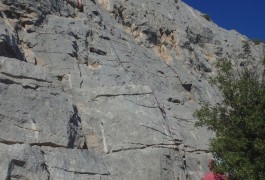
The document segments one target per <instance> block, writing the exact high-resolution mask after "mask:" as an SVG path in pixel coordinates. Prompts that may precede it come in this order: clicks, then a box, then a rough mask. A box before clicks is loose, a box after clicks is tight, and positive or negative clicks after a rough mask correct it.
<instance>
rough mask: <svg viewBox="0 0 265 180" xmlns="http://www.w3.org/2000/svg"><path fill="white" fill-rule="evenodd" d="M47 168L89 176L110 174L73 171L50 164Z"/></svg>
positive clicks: (106, 174)
mask: <svg viewBox="0 0 265 180" xmlns="http://www.w3.org/2000/svg"><path fill="white" fill-rule="evenodd" d="M49 168H54V169H59V170H62V171H66V172H69V173H74V174H86V175H91V176H97V175H99V176H110V175H111V174H110V173H109V172H107V173H99V172H87V171H73V170H68V169H65V168H61V167H56V166H51V167H49Z"/></svg>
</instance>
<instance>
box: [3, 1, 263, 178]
mask: <svg viewBox="0 0 265 180" xmlns="http://www.w3.org/2000/svg"><path fill="white" fill-rule="evenodd" d="M83 2H84V9H83V11H82V9H79V8H78V7H77V1H75V0H68V1H66V0H40V1H33V0H2V1H1V2H0V107H1V108H0V154H1V156H0V160H1V161H0V162H1V163H0V175H1V178H2V177H3V179H32V180H35V179H41V180H42V179H51V180H52V179H56V180H57V179H69V180H70V179H77V180H82V179H91V180H102V179H103V180H108V179H114V180H122V179H126V180H136V179H137V180H141V179H142V180H146V179H150V180H151V179H152V180H158V179H161V180H171V179H187V178H188V177H189V178H191V179H192V180H193V179H195V180H197V179H198V180H199V179H201V177H202V175H203V173H204V172H205V171H207V170H208V169H207V162H208V158H209V157H210V156H211V154H210V153H209V151H208V143H209V138H211V137H213V135H214V134H213V133H212V132H209V131H207V129H206V128H195V127H194V122H195V119H194V118H193V116H192V114H193V112H194V111H195V110H196V109H197V108H199V107H200V105H201V104H202V103H210V104H215V103H217V102H219V101H220V100H221V98H222V97H221V95H220V92H219V91H218V89H217V88H216V87H214V86H212V85H211V84H210V83H209V78H210V77H211V76H214V75H215V74H216V70H215V68H214V66H213V64H214V63H215V62H216V61H218V60H219V59H221V58H230V59H232V60H233V63H234V65H235V66H237V67H240V66H242V65H243V64H244V62H245V61H246V59H247V57H246V55H245V53H244V48H242V46H243V44H244V41H248V42H249V44H250V48H251V57H252V59H253V60H254V62H255V65H258V64H259V61H258V60H259V59H260V58H263V57H264V56H265V46H264V44H260V45H254V44H253V43H252V42H251V41H249V40H248V39H247V37H245V36H243V35H240V34H239V33H237V32H236V31H234V30H232V31H227V30H224V29H222V28H219V27H218V26H217V25H215V24H214V23H213V22H209V21H207V20H206V19H205V18H204V17H202V13H200V12H198V11H196V10H194V9H192V8H191V7H189V6H187V5H186V4H185V3H183V2H182V1H180V0H179V1H178V2H177V3H176V2H175V0H165V1H160V0H145V1H144V2H143V1H140V0H127V1H122V0H95V1H93V0H83ZM81 11H82V12H81ZM259 68H261V66H257V70H259Z"/></svg>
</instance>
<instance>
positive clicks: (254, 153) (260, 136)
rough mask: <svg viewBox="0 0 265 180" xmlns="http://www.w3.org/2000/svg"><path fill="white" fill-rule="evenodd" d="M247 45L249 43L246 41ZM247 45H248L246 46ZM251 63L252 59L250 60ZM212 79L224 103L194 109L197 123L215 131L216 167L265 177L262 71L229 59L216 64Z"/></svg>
mask: <svg viewBox="0 0 265 180" xmlns="http://www.w3.org/2000/svg"><path fill="white" fill-rule="evenodd" d="M244 45H246V44H244ZM246 47H247V46H246ZM250 63H251V62H250ZM216 67H217V69H218V74H217V76H216V77H215V78H213V80H212V82H213V83H214V84H215V85H217V87H218V88H219V89H220V90H221V92H222V94H223V100H222V102H220V104H217V105H215V106H211V105H209V104H205V105H203V106H202V108H201V109H199V110H197V111H196V112H195V113H194V116H195V117H196V118H198V121H197V122H196V126H203V125H206V126H207V127H208V129H211V130H213V131H215V133H216V137H215V138H213V139H212V140H211V142H210V150H211V152H212V154H213V156H214V159H216V162H217V164H216V165H215V166H214V171H215V172H218V173H227V174H229V175H231V176H232V177H233V178H235V179H249V180H252V179H253V180H263V179H265V153H264V152H265V80H264V78H262V77H261V76H262V74H263V73H262V72H261V73H260V72H257V70H256V68H255V67H254V66H253V68H250V67H251V66H248V67H247V66H246V67H243V68H241V69H238V68H237V69H236V70H235V68H234V67H233V65H232V63H231V61H229V60H227V59H222V60H219V61H218V62H217V64H216Z"/></svg>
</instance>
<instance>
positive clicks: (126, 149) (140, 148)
mask: <svg viewBox="0 0 265 180" xmlns="http://www.w3.org/2000/svg"><path fill="white" fill-rule="evenodd" d="M130 144H132V145H139V146H138V147H129V148H120V149H114V150H113V149H112V150H110V152H111V153H118V152H123V151H132V150H143V149H147V148H163V149H176V147H175V144H174V143H172V144H164V143H160V144H141V143H130Z"/></svg>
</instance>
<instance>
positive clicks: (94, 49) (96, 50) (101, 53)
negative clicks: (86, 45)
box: [89, 47, 107, 56]
mask: <svg viewBox="0 0 265 180" xmlns="http://www.w3.org/2000/svg"><path fill="white" fill-rule="evenodd" d="M89 51H90V52H92V53H96V54H98V55H102V56H105V55H106V54H107V52H105V51H102V50H100V49H96V48H93V47H92V48H90V49H89Z"/></svg>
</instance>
